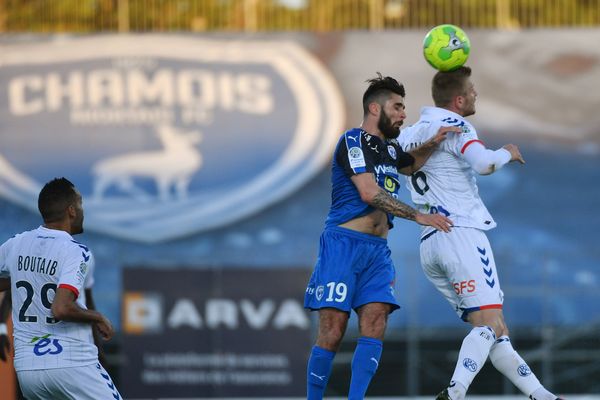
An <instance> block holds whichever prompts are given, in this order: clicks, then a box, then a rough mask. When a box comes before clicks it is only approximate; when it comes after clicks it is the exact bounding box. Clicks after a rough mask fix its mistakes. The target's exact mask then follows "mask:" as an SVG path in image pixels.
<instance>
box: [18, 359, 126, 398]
mask: <svg viewBox="0 0 600 400" xmlns="http://www.w3.org/2000/svg"><path fill="white" fill-rule="evenodd" d="M18 378H19V384H20V386H21V390H22V391H23V395H24V397H25V398H26V399H32V400H37V399H52V400H55V399H56V400H62V399H69V400H96V399H120V398H121V396H120V394H119V391H118V390H117V388H116V387H115V384H114V383H113V381H112V379H111V377H110V376H109V375H108V373H107V372H106V370H105V369H104V368H103V367H102V366H101V365H100V364H99V363H98V364H92V365H85V366H81V367H69V368H55V369H46V370H34V371H21V372H19V373H18Z"/></svg>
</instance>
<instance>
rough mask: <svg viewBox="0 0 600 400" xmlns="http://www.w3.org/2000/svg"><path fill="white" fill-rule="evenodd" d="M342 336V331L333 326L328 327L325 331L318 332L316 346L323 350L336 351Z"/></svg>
mask: <svg viewBox="0 0 600 400" xmlns="http://www.w3.org/2000/svg"><path fill="white" fill-rule="evenodd" d="M343 336H344V332H343V331H341V330H339V329H335V328H330V329H329V330H327V331H323V332H319V337H318V338H317V346H319V347H321V348H323V349H325V350H329V351H337V350H338V349H339V347H340V344H341V343H342V338H343Z"/></svg>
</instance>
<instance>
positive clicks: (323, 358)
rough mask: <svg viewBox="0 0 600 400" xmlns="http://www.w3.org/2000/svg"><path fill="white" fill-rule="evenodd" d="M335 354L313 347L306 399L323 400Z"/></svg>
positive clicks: (308, 369)
mask: <svg viewBox="0 0 600 400" xmlns="http://www.w3.org/2000/svg"><path fill="white" fill-rule="evenodd" d="M333 357H335V352H333V351H329V350H325V349H323V348H321V347H318V346H313V348H312V351H311V353H310V358H309V359H308V367H307V368H306V399H307V400H321V399H322V398H323V396H324V395H325V388H326V387H327V382H328V381H329V375H331V365H332V364H333Z"/></svg>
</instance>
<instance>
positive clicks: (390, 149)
mask: <svg viewBox="0 0 600 400" xmlns="http://www.w3.org/2000/svg"><path fill="white" fill-rule="evenodd" d="M387 149H388V153H390V156H391V157H392V158H393V159H394V160H395V159H396V157H398V155H397V154H396V148H395V147H394V146H392V145H388V147H387Z"/></svg>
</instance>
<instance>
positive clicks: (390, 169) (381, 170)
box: [375, 165, 398, 176]
mask: <svg viewBox="0 0 600 400" xmlns="http://www.w3.org/2000/svg"><path fill="white" fill-rule="evenodd" d="M375 173H377V174H383V175H395V176H397V175H398V169H397V168H396V167H395V166H393V165H376V166H375Z"/></svg>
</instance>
